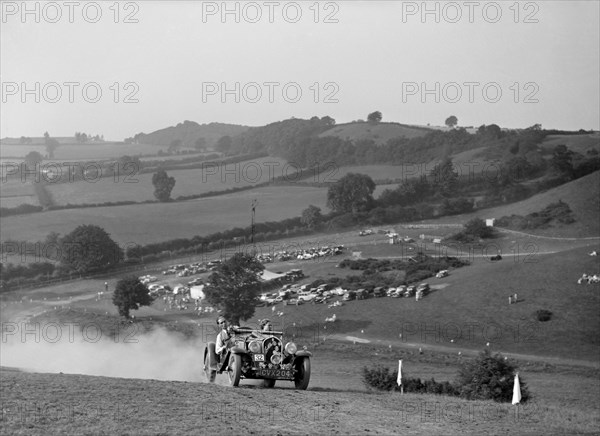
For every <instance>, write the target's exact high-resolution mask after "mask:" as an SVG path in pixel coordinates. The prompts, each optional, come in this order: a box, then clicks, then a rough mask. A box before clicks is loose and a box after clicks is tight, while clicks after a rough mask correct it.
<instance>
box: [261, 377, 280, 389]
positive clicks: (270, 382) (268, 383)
mask: <svg viewBox="0 0 600 436" xmlns="http://www.w3.org/2000/svg"><path fill="white" fill-rule="evenodd" d="M276 381H277V380H275V379H274V378H266V379H264V380H263V387H265V388H273V387H275V382H276Z"/></svg>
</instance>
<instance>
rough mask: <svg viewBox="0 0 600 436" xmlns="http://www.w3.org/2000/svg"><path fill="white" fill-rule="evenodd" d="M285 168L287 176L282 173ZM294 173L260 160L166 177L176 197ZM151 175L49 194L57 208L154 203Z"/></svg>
mask: <svg viewBox="0 0 600 436" xmlns="http://www.w3.org/2000/svg"><path fill="white" fill-rule="evenodd" d="M284 168H285V170H287V173H283V172H282V170H284ZM295 171H296V169H295V168H292V167H289V166H287V167H286V162H285V161H284V160H282V159H277V158H260V159H254V160H252V161H244V162H239V163H235V164H227V165H216V164H207V165H206V169H205V170H203V169H202V168H197V169H188V170H170V171H168V172H167V174H168V175H169V176H170V177H174V178H175V187H174V188H173V191H172V192H171V198H177V197H178V196H185V195H197V194H203V193H207V192H211V191H224V190H227V189H231V188H239V187H243V186H250V185H254V184H257V183H263V182H266V181H269V180H270V178H272V177H280V176H282V175H287V174H288V173H289V174H290V175H291V174H293V173H294V172H295ZM152 176H153V174H152V173H146V174H134V175H128V174H123V175H120V177H117V178H115V177H102V178H100V179H98V180H97V181H95V182H93V183H91V182H86V181H79V182H75V183H58V184H55V185H48V191H49V192H50V193H51V194H52V198H53V199H54V201H55V202H56V204H57V205H64V204H68V203H70V204H94V203H105V202H109V201H111V202H116V201H146V200H155V199H156V198H155V197H154V186H153V185H152Z"/></svg>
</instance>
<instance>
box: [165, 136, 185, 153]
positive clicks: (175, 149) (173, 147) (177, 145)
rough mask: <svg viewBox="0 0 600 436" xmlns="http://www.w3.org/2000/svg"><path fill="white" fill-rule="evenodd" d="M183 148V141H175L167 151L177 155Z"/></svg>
mask: <svg viewBox="0 0 600 436" xmlns="http://www.w3.org/2000/svg"><path fill="white" fill-rule="evenodd" d="M182 146H183V141H182V140H181V139H173V140H172V141H171V144H170V145H169V148H168V149H167V151H168V152H169V153H177V152H178V151H179V149H180V148H181V147H182Z"/></svg>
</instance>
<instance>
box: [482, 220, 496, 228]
mask: <svg viewBox="0 0 600 436" xmlns="http://www.w3.org/2000/svg"><path fill="white" fill-rule="evenodd" d="M494 221H496V218H488V219H486V220H485V225H486V226H488V227H494Z"/></svg>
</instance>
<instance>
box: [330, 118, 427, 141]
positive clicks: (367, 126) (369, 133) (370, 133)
mask: <svg viewBox="0 0 600 436" xmlns="http://www.w3.org/2000/svg"><path fill="white" fill-rule="evenodd" d="M431 131H432V130H430V129H427V128H425V127H412V126H407V125H404V124H400V123H377V124H371V123H364V122H363V123H347V124H338V125H336V126H334V127H332V128H331V129H329V130H326V131H325V132H323V133H321V134H320V135H319V136H320V137H324V136H337V137H338V138H341V139H349V140H351V141H360V140H364V139H371V140H373V141H375V142H376V143H377V144H385V143H386V142H387V141H388V140H389V139H392V138H398V137H401V136H404V137H406V138H416V137H419V136H424V135H426V134H427V133H428V132H431Z"/></svg>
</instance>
